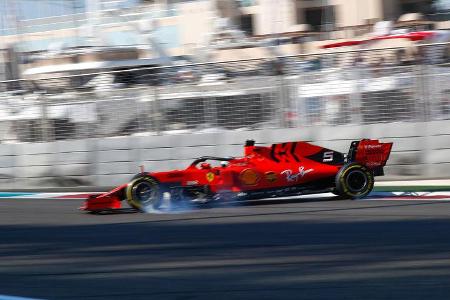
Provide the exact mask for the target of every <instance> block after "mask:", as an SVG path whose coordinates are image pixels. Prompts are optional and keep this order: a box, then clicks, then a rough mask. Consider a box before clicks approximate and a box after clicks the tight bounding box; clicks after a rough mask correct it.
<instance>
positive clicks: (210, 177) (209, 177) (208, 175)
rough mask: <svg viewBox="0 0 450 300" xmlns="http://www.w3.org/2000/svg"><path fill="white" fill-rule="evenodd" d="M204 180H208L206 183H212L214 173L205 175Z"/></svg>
mask: <svg viewBox="0 0 450 300" xmlns="http://www.w3.org/2000/svg"><path fill="white" fill-rule="evenodd" d="M206 180H208V182H211V181H213V180H214V173H213V172H208V173H206Z"/></svg>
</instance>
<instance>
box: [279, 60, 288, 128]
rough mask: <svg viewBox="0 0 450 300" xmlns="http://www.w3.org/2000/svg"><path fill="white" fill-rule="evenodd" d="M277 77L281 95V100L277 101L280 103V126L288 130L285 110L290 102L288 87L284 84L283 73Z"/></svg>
mask: <svg viewBox="0 0 450 300" xmlns="http://www.w3.org/2000/svg"><path fill="white" fill-rule="evenodd" d="M283 69H284V68H283ZM277 77H278V88H279V95H280V96H279V97H280V99H279V100H278V101H277V103H278V110H279V118H280V120H279V122H278V124H279V126H280V128H286V127H287V126H286V111H285V110H286V107H287V105H286V104H287V102H288V99H287V97H286V94H287V93H286V91H285V89H286V86H285V83H284V76H283V74H282V73H281V74H279V75H278V76H277Z"/></svg>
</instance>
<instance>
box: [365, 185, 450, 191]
mask: <svg viewBox="0 0 450 300" xmlns="http://www.w3.org/2000/svg"><path fill="white" fill-rule="evenodd" d="M373 190H374V191H375V192H450V186H445V185H442V186H438V185H436V186H429V185H428V186H427V185H417V186H376V187H375V188H374V189H373Z"/></svg>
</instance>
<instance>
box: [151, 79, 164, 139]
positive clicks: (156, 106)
mask: <svg viewBox="0 0 450 300" xmlns="http://www.w3.org/2000/svg"><path fill="white" fill-rule="evenodd" d="M152 119H153V121H154V122H155V131H156V133H157V134H158V135H159V134H161V131H162V129H161V128H162V127H161V120H162V112H161V105H160V103H159V93H158V86H155V87H154V88H153V105H152Z"/></svg>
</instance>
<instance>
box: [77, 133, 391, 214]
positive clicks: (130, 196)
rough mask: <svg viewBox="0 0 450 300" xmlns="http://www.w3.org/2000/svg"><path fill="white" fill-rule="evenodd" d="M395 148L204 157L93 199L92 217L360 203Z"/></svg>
mask: <svg viewBox="0 0 450 300" xmlns="http://www.w3.org/2000/svg"><path fill="white" fill-rule="evenodd" d="M391 148H392V143H380V142H379V141H378V140H369V139H363V140H360V141H354V142H352V143H351V145H350V149H349V151H348V154H346V155H345V154H343V153H341V152H338V151H334V150H330V149H326V148H323V147H320V146H316V145H313V144H310V143H307V142H289V143H279V144H273V145H271V146H255V142H254V141H253V140H249V141H247V142H246V144H245V147H244V156H242V157H209V156H206V157H200V158H198V159H196V160H194V162H192V164H191V165H190V166H188V167H187V168H186V169H184V170H173V171H169V172H144V171H143V172H141V173H139V174H137V175H135V176H134V177H133V178H132V179H131V181H130V182H128V183H125V184H123V185H121V186H119V187H117V188H115V189H113V190H112V191H110V192H107V193H104V194H100V195H91V196H90V197H89V198H88V199H87V200H86V202H85V204H84V206H83V207H82V208H81V209H83V210H86V211H89V212H102V211H108V210H114V209H119V208H121V206H122V202H123V201H126V202H127V203H128V204H129V205H130V206H131V207H132V208H135V209H137V210H139V211H143V212H145V211H148V210H151V209H157V208H158V207H159V206H160V205H161V204H162V202H163V200H164V199H166V198H169V199H170V203H171V204H175V205H176V204H177V203H178V204H179V203H180V202H181V201H188V202H196V203H208V202H211V201H215V200H224V201H228V200H245V199H255V198H256V199H258V198H268V197H280V196H293V195H302V194H313V193H322V192H332V193H334V194H336V195H338V196H340V197H342V198H349V199H358V198H363V197H365V196H367V195H368V194H369V193H370V192H371V191H372V189H373V186H374V176H381V175H384V172H383V167H384V166H385V164H386V161H387V160H388V158H389V154H390V152H391Z"/></svg>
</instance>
